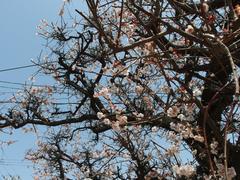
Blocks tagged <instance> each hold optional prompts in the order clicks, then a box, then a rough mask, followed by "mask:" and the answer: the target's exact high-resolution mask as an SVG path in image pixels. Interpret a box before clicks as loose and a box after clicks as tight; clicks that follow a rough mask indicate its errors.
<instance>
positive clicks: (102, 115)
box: [97, 112, 105, 119]
mask: <svg viewBox="0 0 240 180" xmlns="http://www.w3.org/2000/svg"><path fill="white" fill-rule="evenodd" d="M97 117H98V119H102V118H104V117H105V115H104V114H103V113H102V112H98V113H97Z"/></svg>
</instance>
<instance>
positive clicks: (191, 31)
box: [185, 25, 194, 34]
mask: <svg viewBox="0 0 240 180" xmlns="http://www.w3.org/2000/svg"><path fill="white" fill-rule="evenodd" d="M185 32H187V33H190V34H191V33H193V32H194V28H193V26H192V25H188V26H187V28H186V29H185Z"/></svg>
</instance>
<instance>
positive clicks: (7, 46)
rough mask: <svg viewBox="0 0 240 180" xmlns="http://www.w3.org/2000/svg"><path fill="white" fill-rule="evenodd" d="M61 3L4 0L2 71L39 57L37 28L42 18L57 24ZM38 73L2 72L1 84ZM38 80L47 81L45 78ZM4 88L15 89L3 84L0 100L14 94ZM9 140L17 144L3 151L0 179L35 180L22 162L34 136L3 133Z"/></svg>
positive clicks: (0, 19) (1, 9)
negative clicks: (17, 177)
mask: <svg viewBox="0 0 240 180" xmlns="http://www.w3.org/2000/svg"><path fill="white" fill-rule="evenodd" d="M62 3H63V1H62V0H21V1H20V0H1V3H0V28H1V30H0V52H1V56H0V70H2V69H7V68H12V67H18V66H24V65H29V64H31V58H33V59H36V58H37V56H38V55H39V54H40V51H41V49H43V48H44V47H43V44H44V41H43V40H42V39H41V38H40V37H38V36H36V35H35V34H36V26H37V25H38V24H39V22H40V20H41V19H46V20H47V21H48V22H51V21H56V20H57V19H58V18H59V17H58V12H59V9H60V8H61V5H62ZM74 3H75V4H74ZM77 3H79V4H80V3H81V0H77V1H76V2H74V0H73V5H72V7H75V6H77V5H79V4H77ZM78 8H81V7H79V6H78ZM35 71H36V69H35V68H26V69H20V70H14V71H8V72H1V73H0V81H10V82H18V83H24V82H25V81H26V80H27V79H28V77H30V76H31V74H32V73H33V72H35ZM39 81H40V82H44V80H43V79H40V80H39ZM41 84H42V83H41ZM2 86H7V87H16V86H13V85H9V84H2V83H0V100H2V99H3V98H4V97H5V95H4V94H2V92H6V91H14V90H11V89H9V88H4V87H2ZM1 106H2V104H0V107H1ZM6 138H11V139H13V140H17V143H16V144H14V145H11V146H10V147H8V148H6V149H0V179H2V178H1V175H7V174H11V175H19V176H20V177H21V179H24V180H28V179H29V180H31V179H33V174H32V172H31V169H29V168H27V165H29V163H27V162H22V160H23V155H24V152H26V150H27V148H28V147H31V146H32V145H33V144H34V140H35V137H34V135H32V136H29V135H23V134H22V133H21V131H19V130H18V131H16V134H14V135H12V136H10V137H7V136H6V135H4V134H3V133H1V132H0V139H1V140H2V139H6Z"/></svg>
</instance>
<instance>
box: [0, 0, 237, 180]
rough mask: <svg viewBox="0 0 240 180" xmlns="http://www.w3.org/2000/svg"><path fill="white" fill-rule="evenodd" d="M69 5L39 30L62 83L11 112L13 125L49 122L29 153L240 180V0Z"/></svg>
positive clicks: (40, 158)
mask: <svg viewBox="0 0 240 180" xmlns="http://www.w3.org/2000/svg"><path fill="white" fill-rule="evenodd" d="M68 2H69V1H65V2H64V5H63V8H62V9H61V11H60V13H59V15H60V16H61V21H60V22H59V23H56V24H54V23H48V22H47V21H45V20H43V21H42V24H41V25H40V26H39V32H38V34H39V35H40V36H42V37H44V38H45V39H46V40H47V45H46V47H47V50H46V53H47V55H46V56H45V57H44V58H42V59H39V61H38V62H36V63H38V64H39V67H40V70H41V71H42V72H43V73H45V74H48V75H51V76H53V77H54V79H55V80H56V84H55V85H53V86H46V87H35V86H32V87H31V88H26V89H25V91H23V92H21V93H20V94H16V95H15V96H14V97H13V98H12V100H13V101H15V102H19V104H17V105H16V106H14V107H12V108H10V109H8V113H6V114H2V115H1V116H0V127H1V128H9V127H10V128H11V127H12V128H24V130H26V131H28V130H34V131H36V132H38V133H39V131H38V129H39V126H40V125H44V126H46V129H45V132H44V133H43V135H42V136H41V137H42V138H41V139H40V138H39V142H38V147H37V148H33V149H31V150H30V151H29V152H28V154H27V155H26V158H27V159H30V160H31V161H32V162H33V163H35V164H36V173H37V174H38V175H39V176H45V177H52V178H53V177H56V178H60V179H64V178H71V177H73V178H74V179H83V178H90V179H221V178H222V179H232V178H236V179H240V138H239V133H240V131H239V130H240V129H239V125H240V124H239V102H238V101H239V78H238V66H239V65H240V60H239V57H240V52H239V46H240V43H239V39H240V38H239V37H240V36H239V35H240V31H239V27H240V18H239V17H240V6H239V5H238V1H236V0H235V1H234V0H212V1H203V0H201V1H200V2H199V1H194V0H185V1H184V0H181V1H176V0H162V1H160V0H151V1H150V0H103V1H99V0H86V4H87V7H88V12H81V11H79V10H77V9H76V12H75V15H74V16H73V15H71V20H70V21H66V20H64V10H66V9H64V8H66V6H67V3H68ZM59 96H62V97H64V100H66V102H65V103H64V104H60V103H59V102H58V100H57V99H58V97H59ZM31 125H33V127H34V128H31V127H32V126H31ZM27 128H28V129H27Z"/></svg>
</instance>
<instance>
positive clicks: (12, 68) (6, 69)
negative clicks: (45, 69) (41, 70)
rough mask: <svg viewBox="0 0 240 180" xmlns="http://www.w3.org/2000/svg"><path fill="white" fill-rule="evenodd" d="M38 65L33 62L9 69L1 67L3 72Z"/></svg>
mask: <svg viewBox="0 0 240 180" xmlns="http://www.w3.org/2000/svg"><path fill="white" fill-rule="evenodd" d="M35 66H38V65H37V64H32V65H26V66H18V67H13V68H7V69H1V70H0V73H1V72H6V71H13V70H18V69H25V68H30V67H35Z"/></svg>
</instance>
